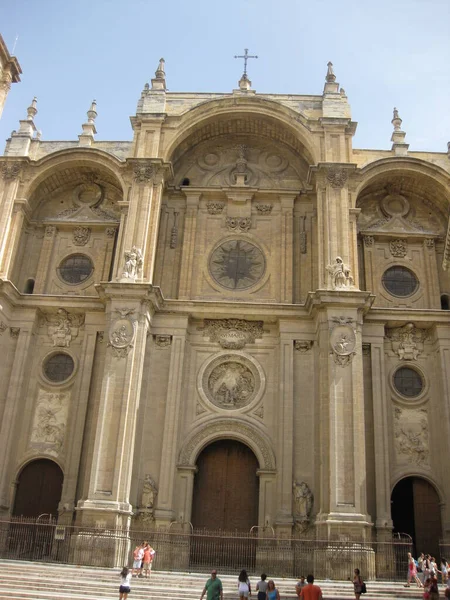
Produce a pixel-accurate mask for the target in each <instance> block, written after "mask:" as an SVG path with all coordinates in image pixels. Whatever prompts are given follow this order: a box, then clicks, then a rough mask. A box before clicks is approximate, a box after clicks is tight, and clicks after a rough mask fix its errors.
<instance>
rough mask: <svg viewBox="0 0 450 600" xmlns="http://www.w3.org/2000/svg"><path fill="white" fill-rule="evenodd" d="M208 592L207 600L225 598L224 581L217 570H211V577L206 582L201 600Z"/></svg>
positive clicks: (221, 599)
mask: <svg viewBox="0 0 450 600" xmlns="http://www.w3.org/2000/svg"><path fill="white" fill-rule="evenodd" d="M205 594H206V600H219V599H220V600H223V589H222V582H221V581H220V579H219V578H218V577H217V571H216V570H215V569H214V571H211V577H210V578H209V579H208V581H207V582H206V583H205V587H204V588H203V592H202V595H201V596H200V600H202V599H203V596H204V595H205Z"/></svg>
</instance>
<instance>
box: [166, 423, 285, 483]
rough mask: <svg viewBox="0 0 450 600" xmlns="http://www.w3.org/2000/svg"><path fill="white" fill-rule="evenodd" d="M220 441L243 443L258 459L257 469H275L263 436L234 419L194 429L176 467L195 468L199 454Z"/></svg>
mask: <svg viewBox="0 0 450 600" xmlns="http://www.w3.org/2000/svg"><path fill="white" fill-rule="evenodd" d="M222 439H230V440H237V441H240V442H243V443H244V444H246V445H247V446H249V448H250V449H251V450H252V451H253V452H254V454H255V456H256V458H257V459H258V463H259V468H260V469H263V470H267V471H274V470H275V469H276V464H275V454H274V452H273V449H272V447H271V445H270V444H269V443H268V441H267V434H263V433H262V432H260V431H259V430H258V429H257V428H256V427H254V426H253V425H251V424H249V423H242V422H240V421H238V420H235V419H218V420H214V421H212V422H211V423H207V424H203V425H201V426H200V427H198V428H196V429H195V430H194V431H193V432H192V433H191V434H190V435H189V436H188V437H187V439H186V440H185V442H184V443H183V445H182V447H181V450H180V454H179V460H178V465H179V466H180V467H195V464H196V461H197V457H198V455H199V454H200V452H201V451H202V450H203V448H205V447H206V446H207V445H208V444H210V443H211V442H214V441H216V440H222Z"/></svg>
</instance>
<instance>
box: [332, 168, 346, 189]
mask: <svg viewBox="0 0 450 600" xmlns="http://www.w3.org/2000/svg"><path fill="white" fill-rule="evenodd" d="M347 179H348V171H347V169H340V168H336V167H330V168H328V169H327V181H328V183H329V184H330V185H331V187H332V188H343V187H344V185H345V184H346V182H347Z"/></svg>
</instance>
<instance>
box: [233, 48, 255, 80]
mask: <svg viewBox="0 0 450 600" xmlns="http://www.w3.org/2000/svg"><path fill="white" fill-rule="evenodd" d="M234 58H243V59H244V76H245V77H246V76H247V61H248V59H249V58H258V57H257V56H251V55H250V54H249V53H248V48H245V49H244V54H243V55H240V56H236V55H235V57H234Z"/></svg>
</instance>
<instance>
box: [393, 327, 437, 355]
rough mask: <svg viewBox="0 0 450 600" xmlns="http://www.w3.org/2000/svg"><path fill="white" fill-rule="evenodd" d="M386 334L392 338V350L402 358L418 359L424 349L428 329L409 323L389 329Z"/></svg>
mask: <svg viewBox="0 0 450 600" xmlns="http://www.w3.org/2000/svg"><path fill="white" fill-rule="evenodd" d="M386 336H387V337H388V338H389V339H390V340H391V343H392V350H393V351H394V352H395V353H396V354H397V355H398V357H399V359H400V360H417V359H418V358H419V356H420V354H421V353H422V352H423V350H424V342H425V340H426V339H427V337H428V330H426V329H421V328H418V327H416V326H415V325H414V324H413V323H407V324H406V325H404V326H403V327H393V328H389V329H387V330H386Z"/></svg>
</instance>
